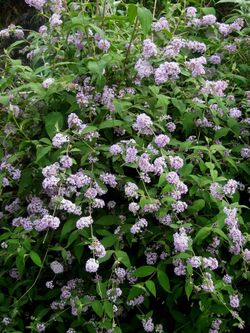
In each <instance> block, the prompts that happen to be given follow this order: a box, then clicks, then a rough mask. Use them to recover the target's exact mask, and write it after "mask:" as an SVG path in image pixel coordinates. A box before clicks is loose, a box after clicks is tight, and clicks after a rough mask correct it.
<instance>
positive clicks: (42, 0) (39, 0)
mask: <svg viewBox="0 0 250 333" xmlns="http://www.w3.org/2000/svg"><path fill="white" fill-rule="evenodd" d="M25 2H26V3H27V5H29V6H30V7H35V8H36V9H38V10H42V9H43V6H44V5H45V4H46V2H47V0H25Z"/></svg>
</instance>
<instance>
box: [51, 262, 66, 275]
mask: <svg viewBox="0 0 250 333" xmlns="http://www.w3.org/2000/svg"><path fill="white" fill-rule="evenodd" d="M50 268H51V269H52V271H53V272H54V273H55V274H61V273H63V271H64V268H63V265H62V264H61V263H60V262H59V261H56V260H55V261H53V262H52V263H51V264H50Z"/></svg>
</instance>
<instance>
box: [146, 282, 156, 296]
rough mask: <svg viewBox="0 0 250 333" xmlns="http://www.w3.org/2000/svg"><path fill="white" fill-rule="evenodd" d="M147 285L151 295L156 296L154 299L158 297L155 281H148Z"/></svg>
mask: <svg viewBox="0 0 250 333" xmlns="http://www.w3.org/2000/svg"><path fill="white" fill-rule="evenodd" d="M145 285H146V287H147V289H148V290H149V291H150V292H151V294H152V295H154V297H156V288H155V283H154V281H152V280H148V281H146V282H145Z"/></svg>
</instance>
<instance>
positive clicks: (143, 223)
mask: <svg viewBox="0 0 250 333" xmlns="http://www.w3.org/2000/svg"><path fill="white" fill-rule="evenodd" d="M147 226H148V221H147V220H146V219H144V218H142V219H139V220H138V221H137V222H136V223H135V224H134V225H133V226H132V227H131V228H130V232H131V233H132V234H138V233H139V232H141V231H142V229H144V228H146V227H147Z"/></svg>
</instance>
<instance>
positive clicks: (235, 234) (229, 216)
mask: <svg viewBox="0 0 250 333" xmlns="http://www.w3.org/2000/svg"><path fill="white" fill-rule="evenodd" d="M223 211H224V213H225V214H226V219H225V224H226V226H227V227H228V237H229V238H230V239H231V241H232V245H231V246H230V248H229V251H230V252H231V253H233V254H239V253H240V252H241V249H242V247H243V245H244V244H245V242H246V240H245V237H244V236H243V234H242V232H241V231H240V229H239V224H238V219H237V208H227V207H225V208H224V209H223Z"/></svg>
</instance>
